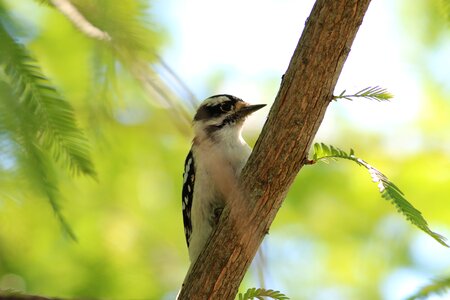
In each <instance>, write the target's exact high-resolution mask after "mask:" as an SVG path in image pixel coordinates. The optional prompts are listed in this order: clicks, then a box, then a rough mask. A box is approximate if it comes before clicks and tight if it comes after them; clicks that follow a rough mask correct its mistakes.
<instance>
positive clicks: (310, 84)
mask: <svg viewBox="0 0 450 300" xmlns="http://www.w3.org/2000/svg"><path fill="white" fill-rule="evenodd" d="M369 3H370V0H317V1H316V3H315V5H314V7H313V9H312V11H311V14H310V16H309V18H308V19H307V21H306V24H305V29H304V31H303V34H302V36H301V38H300V41H299V43H298V45H297V48H296V49H295V52H294V55H293V57H292V59H291V62H290V64H289V67H288V69H287V71H286V74H285V75H284V77H283V80H282V82H281V87H280V90H279V92H278V95H277V97H276V99H275V102H274V104H273V106H272V108H271V111H270V113H269V116H268V119H267V121H266V124H265V125H264V128H263V130H262V132H261V135H260V137H259V139H258V141H257V143H256V145H255V148H254V150H253V153H252V155H251V157H250V159H249V161H248V162H247V165H246V166H245V168H244V170H243V171H242V174H241V177H240V182H239V192H238V193H233V197H234V198H237V199H238V200H236V201H234V202H232V203H231V205H228V206H227V207H226V208H225V209H224V211H223V212H222V216H221V218H220V221H219V224H218V226H217V228H216V230H215V231H214V232H213V234H212V235H211V237H210V240H209V242H208V243H207V245H206V247H205V249H204V250H203V251H202V253H201V254H200V256H199V258H198V259H197V261H196V263H195V264H193V265H192V266H191V268H190V272H188V274H187V276H186V278H185V280H184V283H183V287H182V289H181V291H180V294H179V299H189V300H192V299H201V300H204V299H212V300H217V299H220V300H223V299H230V300H231V299H234V298H235V296H236V294H237V290H238V288H239V285H240V283H241V281H242V278H243V277H244V275H245V272H246V270H247V268H248V267H249V265H250V263H251V261H252V260H253V257H254V255H255V253H256V251H257V250H258V247H259V245H260V244H261V242H262V240H263V238H264V235H265V234H266V233H267V232H268V230H269V227H270V225H271V224H272V221H273V219H274V217H275V215H276V213H277V212H278V209H279V208H280V206H281V204H282V203H283V200H284V198H285V196H286V193H287V192H288V189H289V187H290V185H291V184H292V182H293V180H294V178H295V177H296V175H297V173H298V172H299V170H300V169H301V167H302V166H303V165H304V164H305V162H307V160H306V158H307V155H308V151H309V148H310V146H311V143H312V141H313V139H314V136H315V134H316V132H317V130H318V128H319V125H320V123H321V122H322V119H323V117H324V114H325V110H326V108H327V107H328V104H329V103H330V101H331V100H332V93H333V90H334V87H335V85H336V82H337V79H338V77H339V74H340V72H341V70H342V67H343V65H344V62H345V60H346V58H347V55H348V53H349V51H350V46H351V44H352V43H353V40H354V38H355V35H356V32H357V31H358V28H359V26H360V25H361V23H362V20H363V17H364V14H365V12H366V10H367V8H368V6H369Z"/></svg>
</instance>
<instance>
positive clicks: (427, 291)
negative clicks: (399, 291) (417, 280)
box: [406, 277, 450, 300]
mask: <svg viewBox="0 0 450 300" xmlns="http://www.w3.org/2000/svg"><path fill="white" fill-rule="evenodd" d="M449 289H450V277H447V278H443V279H437V280H434V282H433V283H431V284H429V285H426V286H424V287H422V288H421V289H420V290H419V291H418V292H417V293H415V294H414V295H412V296H410V297H408V298H407V299H406V300H418V299H425V298H427V297H429V296H431V295H444V294H445V293H446V292H447V291H448V290H449Z"/></svg>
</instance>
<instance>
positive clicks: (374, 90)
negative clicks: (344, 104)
mask: <svg viewBox="0 0 450 300" xmlns="http://www.w3.org/2000/svg"><path fill="white" fill-rule="evenodd" d="M345 92H346V91H345V90H344V91H342V92H341V93H340V94H339V95H338V96H333V100H338V99H346V100H350V101H352V100H353V98H366V99H369V100H375V101H387V100H390V99H392V98H393V95H392V94H391V93H389V92H388V91H387V90H386V89H384V88H381V87H379V86H375V87H370V86H369V87H366V88H364V89H362V90H360V91H359V92H357V93H355V94H345Z"/></svg>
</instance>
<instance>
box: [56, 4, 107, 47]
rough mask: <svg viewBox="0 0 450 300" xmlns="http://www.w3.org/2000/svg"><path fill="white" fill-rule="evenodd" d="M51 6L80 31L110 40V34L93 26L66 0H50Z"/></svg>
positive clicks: (100, 38)
mask: <svg viewBox="0 0 450 300" xmlns="http://www.w3.org/2000/svg"><path fill="white" fill-rule="evenodd" d="M50 2H51V3H52V4H53V6H54V7H55V8H56V9H57V10H59V11H60V12H61V13H62V14H63V15H65V16H66V17H67V18H68V19H69V20H70V21H71V22H72V23H73V24H74V25H75V26H76V27H77V28H78V29H79V30H80V31H81V32H83V33H84V34H86V35H87V36H89V37H91V38H94V39H97V40H101V41H108V42H109V41H111V36H110V35H109V34H108V33H107V32H105V31H103V30H101V29H99V28H97V27H95V26H94V25H92V23H90V22H89V21H88V20H86V18H85V17H84V16H83V15H82V14H81V13H80V12H79V11H78V9H77V8H76V7H75V6H74V5H73V4H72V3H70V1H68V0H50Z"/></svg>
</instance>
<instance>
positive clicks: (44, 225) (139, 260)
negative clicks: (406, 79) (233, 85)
mask: <svg viewBox="0 0 450 300" xmlns="http://www.w3.org/2000/svg"><path fill="white" fill-rule="evenodd" d="M42 2H44V3H42ZM71 2H72V3H73V4H74V5H75V7H76V8H77V9H78V10H79V12H80V13H81V14H82V15H84V16H85V18H86V19H87V20H88V21H89V22H90V23H92V25H94V26H96V27H98V28H99V29H101V30H103V31H105V32H107V33H108V34H109V35H110V36H111V41H106V40H99V39H95V38H93V37H91V36H88V35H86V34H85V33H84V32H82V31H80V30H79V29H78V28H77V26H74V24H73V22H72V21H70V20H69V19H68V18H67V17H66V16H64V15H63V14H62V13H61V12H60V11H58V10H57V9H55V7H54V6H53V4H52V1H32V0H29V1H14V0H8V1H6V0H4V1H0V6H1V7H2V9H1V10H0V20H1V23H2V26H3V27H4V28H5V31H6V32H7V33H8V34H9V35H10V36H12V37H13V38H14V41H15V43H16V44H21V45H24V46H25V47H26V49H27V52H28V53H29V55H30V57H33V58H34V59H36V61H35V62H33V64H35V65H39V66H40V68H41V70H42V74H45V75H46V76H47V77H46V78H48V80H49V81H50V82H51V83H52V86H54V87H55V89H56V90H57V91H58V95H60V96H61V97H63V98H64V99H66V101H67V103H70V105H71V107H72V108H73V112H74V115H75V117H76V121H77V123H78V124H79V127H80V128H82V129H83V131H84V132H85V135H86V137H87V139H88V141H89V144H90V149H91V152H92V153H91V159H92V162H93V163H94V165H95V171H96V174H97V177H98V182H96V181H94V180H91V179H90V178H89V177H80V178H75V179H74V178H72V177H71V176H70V173H69V172H67V170H65V169H66V168H65V167H64V166H67V165H65V164H64V163H63V164H54V163H53V161H54V159H53V157H54V156H53V154H52V151H51V149H46V148H42V149H40V152H39V153H40V154H41V156H42V157H44V158H45V160H43V162H45V164H46V165H45V170H47V174H48V176H51V178H54V180H55V182H56V180H57V183H58V191H59V195H61V198H63V200H64V201H61V202H60V203H61V204H63V208H64V215H65V217H66V219H67V221H68V223H69V224H70V225H71V227H72V228H73V230H74V232H75V234H76V235H77V237H78V243H72V242H70V240H68V239H67V238H64V236H63V235H61V231H60V230H59V227H58V221H57V220H56V219H55V218H54V216H53V212H52V210H51V209H49V205H48V203H47V202H46V201H45V196H43V195H41V194H42V193H38V192H36V191H37V189H36V185H35V184H30V183H31V181H30V180H29V178H28V176H29V175H30V174H28V172H27V171H26V170H27V169H23V170H22V172H16V171H17V168H19V167H20V165H19V161H20V160H17V159H22V158H21V157H20V156H19V155H20V154H21V153H20V152H19V150H18V148H17V147H16V146H13V145H14V144H13V143H11V142H10V141H11V136H10V133H8V134H7V133H6V132H7V131H5V128H0V130H1V134H0V289H15V290H19V291H24V292H26V293H30V294H40V295H48V296H59V297H89V298H106V299H173V298H175V296H176V294H177V291H178V289H179V286H180V284H181V282H182V280H183V277H184V275H185V272H186V270H187V268H188V256H187V251H186V249H185V242H184V237H183V229H182V226H183V225H182V218H181V201H180V199H179V195H180V191H181V179H182V178H181V174H182V166H183V161H184V158H185V155H186V153H187V152H188V150H189V148H190V138H189V132H186V131H185V130H186V128H189V126H187V125H186V124H187V123H186V122H187V121H186V119H187V118H188V116H189V112H190V111H191V108H189V109H187V108H185V106H188V105H187V104H188V103H187V102H183V101H179V98H177V92H174V91H173V89H171V88H170V87H171V86H168V85H167V84H166V83H165V82H164V80H163V79H162V78H161V77H163V76H161V73H160V72H156V71H155V70H156V68H155V67H154V66H155V65H158V64H159V65H161V63H160V62H159V61H158V55H157V54H159V52H160V51H161V49H162V46H163V45H164V43H165V41H167V40H168V37H167V36H166V34H165V33H164V30H162V29H161V28H159V27H158V24H155V23H154V22H152V19H153V18H152V14H151V13H152V6H151V3H150V5H148V1H144V0H126V1H113V0H108V1H107V0H95V1H82V0H80V1H78V0H77V1H71ZM402 3H404V5H403V6H401V7H400V12H401V13H402V14H403V16H404V20H405V36H408V37H410V38H409V40H408V41H406V42H405V45H406V46H405V52H408V54H409V57H410V59H411V62H412V63H413V64H414V66H416V67H417V68H418V70H426V72H425V71H424V72H420V74H422V77H423V78H422V80H423V87H424V94H425V95H426V99H425V100H424V101H423V114H422V115H421V119H419V120H417V122H416V123H415V124H414V127H415V128H414V130H416V131H417V133H418V135H419V136H418V140H419V146H418V147H417V148H416V149H413V151H406V153H404V151H403V150H404V149H401V147H402V145H400V146H399V149H398V151H392V150H389V149H387V147H385V145H384V144H383V143H384V142H383V139H381V138H380V137H379V136H374V135H370V134H367V133H366V132H360V131H359V129H358V127H357V126H354V125H352V124H346V123H345V120H343V121H342V122H339V123H337V124H335V128H336V130H335V133H334V134H335V135H334V136H333V139H334V140H333V141H331V142H332V143H335V141H339V142H338V143H336V144H339V145H340V146H341V147H343V148H349V147H354V148H355V149H357V151H358V153H360V155H361V156H362V157H364V158H366V159H367V160H368V161H371V162H373V163H374V165H376V166H378V167H379V168H380V169H382V170H384V171H385V172H386V173H387V174H389V175H390V178H391V179H392V180H393V181H394V182H396V183H397V184H398V185H399V186H401V187H402V190H403V191H404V192H405V193H406V195H407V196H408V199H410V200H411V202H413V203H414V204H415V206H416V207H417V208H418V209H420V210H421V211H423V212H424V215H426V216H427V220H428V221H429V222H430V224H431V226H433V228H436V229H437V230H438V231H439V232H442V233H443V234H444V235H447V236H448V235H449V232H450V229H449V228H450V221H449V220H450V218H449V210H450V207H449V204H448V201H447V198H448V196H449V195H450V185H449V184H448V183H449V182H450V173H449V172H448V170H449V169H450V157H449V154H448V153H449V151H448V150H449V149H450V143H449V141H450V136H449V131H448V128H449V126H450V123H449V122H450V118H449V117H448V116H449V115H450V101H448V99H449V97H448V96H449V95H448V90H447V89H446V88H445V85H443V82H442V80H441V81H440V78H441V77H439V74H440V73H436V72H435V70H434V69H433V68H432V67H430V64H429V63H430V60H429V59H426V58H427V57H431V56H432V55H433V54H434V53H436V52H439V51H440V50H439V49H442V47H443V45H444V44H445V42H444V41H445V40H446V37H447V36H448V25H446V24H448V23H447V21H446V20H448V18H447V19H446V18H445V15H442V10H441V9H440V8H439V7H440V5H442V3H444V4H446V3H445V1H443V0H431V1H428V0H420V1H419V2H417V3H418V4H417V5H416V4H415V5H414V6H413V5H411V4H410V2H409V1H403V2H402ZM445 7H448V6H445V5H444V8H445ZM444 11H445V10H444ZM443 16H444V18H443ZM411 20H417V22H419V20H421V21H420V22H419V23H420V24H415V23H408V22H410V21H411ZM421 24H425V25H426V26H425V25H421ZM419 25H420V26H419ZM431 29H433V30H434V31H433V33H432V34H430V36H434V37H436V38H429V37H428V36H427V34H426V33H427V32H429V30H431ZM427 30H428V31H427ZM421 32H424V33H425V34H423V35H422V34H421ZM422 38H424V39H426V41H424V40H422ZM4 45H5V44H4V41H3V40H2V41H1V42H0V49H3V47H4ZM439 53H440V52H439ZM4 63H5V62H4V61H3V62H2V65H3V64H4ZM158 70H159V69H158ZM166 71H167V68H166ZM169 73H170V72H169ZM6 76H7V74H6V72H5V69H4V68H2V71H1V72H0V81H2V82H3V83H2V84H1V85H0V93H1V100H2V101H0V102H1V103H2V105H3V106H5V105H6V104H7V103H8V102H4V101H13V100H14V99H16V98H15V97H13V96H12V95H13V93H14V89H13V88H12V86H11V83H10V82H9V81H6V80H5V78H6ZM275 77H277V76H275ZM277 78H278V77H277ZM175 81H176V80H175ZM205 81H207V79H206V80H205ZM5 82H6V83H5ZM14 84H18V82H16V83H14ZM215 84H216V85H217V82H215ZM263 88H265V87H263ZM394 101H395V100H394ZM177 103H179V105H178V104H177ZM193 104H195V103H193ZM338 104H339V103H333V104H332V106H333V105H338ZM15 105H18V103H15V104H14V103H10V104H8V105H7V106H8V107H7V108H2V109H1V113H0V117H1V118H3V117H4V116H7V114H5V112H6V111H10V110H13V109H16V108H17V107H16V106H15ZM332 106H331V107H330V109H333V107H332ZM167 107H173V108H174V109H169V110H167V109H166V108H167ZM189 107H190V106H189ZM25 113H27V111H26V110H20V111H17V113H15V114H14V116H15V118H19V117H20V118H23V119H24V120H28V119H29V120H30V123H27V124H25V125H26V126H32V123H31V120H32V117H31V116H28V115H23V114H25ZM167 113H168V114H167ZM8 115H9V116H11V114H8ZM22 123H23V122H22ZM2 124H3V123H2ZM5 124H6V123H5ZM22 125H23V124H22ZM42 125H43V124H37V125H36V126H37V127H35V128H34V129H33V128H30V130H37V129H38V128H39V126H42ZM17 128H18V127H17ZM180 129H181V130H180ZM8 132H9V131H8ZM249 135H250V136H247V137H246V139H247V140H251V141H254V140H255V138H256V137H255V136H254V135H251V134H249ZM39 142H43V141H39ZM42 145H45V144H42ZM34 146H36V145H34ZM16 157H17V158H16ZM61 158H63V157H61ZM57 161H58V162H59V161H60V160H57ZM63 161H64V160H62V161H61V162H63ZM30 166H31V165H30ZM29 169H32V170H34V171H35V170H38V169H37V168H36V169H34V168H31V167H30V168H29ZM25 175H27V176H25ZM31 175H32V174H31ZM33 176H34V175H33ZM36 177H37V175H36ZM423 236H425V235H423V233H421V232H418V231H417V230H415V229H414V228H412V226H409V225H408V224H407V223H406V222H404V220H403V219H402V218H401V217H399V216H398V215H396V214H392V207H390V205H388V203H383V202H380V201H379V194H378V193H377V192H376V191H375V190H374V189H373V184H372V183H371V182H370V180H367V176H366V173H365V171H363V170H362V169H357V168H356V169H355V168H352V166H351V165H349V164H345V163H341V164H333V165H316V166H314V167H311V166H307V167H305V168H303V169H302V171H301V172H300V174H299V176H298V178H297V179H296V181H295V183H294V184H293V186H292V188H291V190H290V192H289V194H288V195H287V199H286V201H285V203H284V206H283V208H282V209H281V210H280V213H279V214H278V215H277V218H276V219H275V222H274V225H273V227H272V228H271V232H270V234H269V235H268V237H267V242H266V243H267V247H265V249H266V252H267V254H266V265H265V270H266V276H267V280H266V281H267V286H268V287H269V288H272V289H277V290H282V291H284V292H286V294H287V295H289V296H290V297H291V298H292V299H369V300H370V299H380V298H383V295H384V291H383V289H384V286H385V285H386V284H388V283H389V282H391V279H392V278H395V274H397V272H398V271H399V270H402V269H405V268H407V269H408V270H413V271H414V272H416V273H417V272H419V273H420V274H421V275H422V276H423V277H426V278H435V277H442V278H443V277H445V275H446V274H450V260H449V259H448V252H442V251H444V250H445V249H444V250H442V249H441V248H443V247H441V246H440V245H437V243H435V242H434V241H432V240H431V239H429V238H428V237H426V239H424V240H422V237H423ZM435 244H436V245H435ZM446 257H447V260H446ZM252 276H253V274H252V273H249V274H248V276H247V277H246V280H245V282H244V284H243V286H261V285H259V284H257V283H256V284H255V281H256V280H255V279H253V277H252ZM392 280H393V279H392ZM394 282H395V281H394ZM396 284H398V282H396ZM244 290H245V289H244Z"/></svg>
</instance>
